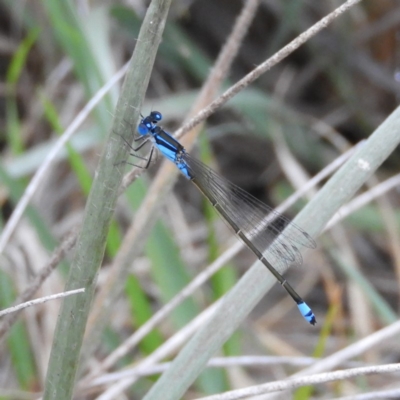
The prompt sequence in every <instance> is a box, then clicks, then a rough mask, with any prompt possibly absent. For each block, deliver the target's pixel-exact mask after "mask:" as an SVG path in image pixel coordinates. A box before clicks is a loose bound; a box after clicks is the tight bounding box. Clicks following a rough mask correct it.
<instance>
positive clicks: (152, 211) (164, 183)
mask: <svg viewBox="0 0 400 400" xmlns="http://www.w3.org/2000/svg"><path fill="white" fill-rule="evenodd" d="M258 2H259V1H258V0H251V1H248V2H246V3H245V4H244V7H243V10H242V12H241V14H240V16H239V17H238V18H237V21H236V23H235V26H234V28H233V30H232V33H231V34H230V36H229V38H228V40H227V42H226V44H225V46H224V48H223V49H222V51H221V54H220V56H219V57H218V60H217V62H216V64H215V66H214V68H213V69H212V71H211V73H210V76H209V77H208V79H207V81H206V82H205V84H204V87H203V89H202V91H201V93H200V95H199V98H198V99H197V101H196V105H195V106H194V107H195V109H196V107H198V108H201V107H203V106H204V104H207V103H208V102H209V101H211V99H212V98H213V97H214V96H215V93H216V92H217V90H218V88H219V87H220V85H221V84H222V81H223V79H224V78H225V76H226V74H227V72H228V70H229V68H230V66H231V64H232V61H233V59H234V57H235V56H236V54H237V51H238V49H239V46H240V44H241V42H242V40H243V37H244V34H245V33H246V32H247V30H248V27H249V24H250V22H251V20H252V18H253V16H254V13H255V10H256V8H257V5H258ZM197 134H198V130H197V131H192V132H191V133H190V135H188V136H187V137H186V139H185V146H186V148H190V147H191V146H192V145H193V143H194V140H195V139H196V137H197ZM177 175H178V173H177V170H176V167H175V166H174V165H172V164H171V163H169V162H164V163H163V167H162V168H161V169H160V172H159V173H158V174H157V176H156V178H155V179H154V181H153V184H152V186H151V187H150V189H149V191H148V194H147V196H146V199H145V200H144V201H143V203H142V205H141V207H140V209H139V210H138V211H137V212H136V216H135V220H134V222H133V224H132V226H131V228H130V229H129V231H128V232H127V234H126V236H125V238H124V241H123V243H122V245H121V247H120V250H119V252H118V254H117V256H116V258H115V260H114V264H113V267H112V270H111V271H110V274H109V276H110V278H109V279H108V280H107V283H106V285H105V286H103V288H102V290H101V291H100V293H99V296H98V297H97V299H96V303H95V306H94V307H93V313H92V315H91V317H90V320H89V329H88V337H90V342H89V343H88V348H87V350H85V352H86V353H87V354H90V353H91V351H92V349H93V346H94V345H95V343H96V340H93V335H94V334H99V333H100V332H102V330H103V327H104V325H105V324H106V323H107V322H108V315H109V313H110V309H111V307H112V305H113V304H114V302H115V299H116V297H117V296H118V295H119V294H120V292H121V290H122V288H123V285H124V282H125V278H126V274H127V270H128V268H129V265H130V264H131V262H132V260H134V259H135V258H136V257H137V255H138V254H139V253H140V252H141V250H142V248H143V246H144V244H145V241H146V239H147V236H148V234H149V232H150V230H151V228H152V227H153V225H154V223H155V221H156V219H157V216H158V210H159V209H160V204H161V202H162V201H163V199H165V198H166V195H167V193H169V192H170V190H171V188H172V186H173V184H174V182H175V179H176V177H177ZM124 183H125V182H124Z"/></svg>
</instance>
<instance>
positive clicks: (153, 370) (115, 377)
mask: <svg viewBox="0 0 400 400" xmlns="http://www.w3.org/2000/svg"><path fill="white" fill-rule="evenodd" d="M315 361H316V359H315V358H312V357H301V356H296V357H294V356H238V357H214V358H212V359H210V360H209V362H208V363H207V368H212V367H218V368H228V367H238V366H242V367H251V368H257V367H259V368H263V367H265V366H291V367H306V366H308V365H312V364H313V363H314V362H315ZM348 364H350V365H349V367H352V366H354V364H358V365H357V366H359V365H360V363H354V362H353V363H348ZM352 364H353V365H352ZM170 365H171V363H170V362H164V363H159V364H154V365H152V366H149V367H148V368H140V369H138V368H137V367H132V368H125V369H123V370H121V371H118V372H111V373H108V374H104V375H102V376H100V377H98V378H96V379H93V380H92V381H91V382H89V385H88V387H94V386H99V385H104V384H109V383H112V382H116V381H119V380H120V379H123V378H127V377H130V376H131V375H138V376H141V377H143V376H151V375H156V374H160V373H162V372H164V371H166V370H167V369H168V368H169V367H170Z"/></svg>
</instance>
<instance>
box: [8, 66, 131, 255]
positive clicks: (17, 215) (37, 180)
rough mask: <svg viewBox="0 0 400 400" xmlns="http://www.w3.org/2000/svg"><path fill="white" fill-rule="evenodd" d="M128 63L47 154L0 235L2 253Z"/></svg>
mask: <svg viewBox="0 0 400 400" xmlns="http://www.w3.org/2000/svg"><path fill="white" fill-rule="evenodd" d="M127 67H128V65H125V66H123V67H122V68H121V69H120V70H119V71H118V72H117V73H116V74H115V75H114V76H113V77H112V78H111V79H110V80H109V81H108V82H107V83H106V84H105V85H104V86H103V87H102V88H101V89H100V90H99V91H98V92H97V93H96V94H95V95H94V96H93V97H92V99H91V100H90V101H89V102H88V103H87V105H86V106H85V107H84V108H83V110H82V111H81V112H80V113H79V114H78V115H77V116H76V117H75V118H74V120H73V121H72V122H71V124H70V125H69V127H68V128H67V129H66V130H65V132H64V133H63V134H62V136H61V137H60V138H59V139H58V140H57V142H56V144H55V145H54V147H53V148H52V149H51V151H50V152H49V154H47V156H46V158H45V159H44V161H43V163H42V164H41V166H40V167H39V169H38V170H37V172H36V173H35V175H34V176H33V178H32V179H31V181H30V182H29V185H28V186H27V188H26V189H25V192H24V194H23V196H22V198H21V200H20V201H19V202H18V204H17V206H16V207H15V210H14V212H13V213H12V215H11V217H10V219H9V220H8V221H7V224H6V226H5V227H4V230H3V233H2V234H1V237H0V254H1V253H2V252H3V251H4V249H5V247H6V245H7V243H8V241H9V240H10V237H11V235H12V234H13V232H14V230H15V228H16V227H17V225H18V223H19V221H20V219H21V217H22V215H23V213H24V211H25V209H26V207H27V205H28V204H29V202H30V201H31V199H32V197H33V195H34V194H35V192H36V190H37V189H38V187H39V186H40V184H41V182H42V181H43V179H44V178H45V177H46V174H47V171H48V170H49V168H50V167H51V166H52V165H53V162H54V161H55V159H56V156H57V154H58V153H59V152H60V151H61V150H62V149H63V148H64V146H65V144H66V143H67V142H68V141H69V140H70V139H71V137H72V135H73V134H74V133H75V132H76V130H77V129H78V128H79V126H81V125H82V123H83V122H84V121H85V120H86V118H87V117H88V115H89V114H90V112H91V111H92V110H93V109H94V108H95V107H96V105H97V104H98V103H99V102H100V101H101V99H102V98H103V97H104V96H105V95H106V94H107V93H108V92H109V91H110V89H111V88H112V87H113V86H114V85H115V84H116V83H117V82H118V81H119V80H120V79H122V77H123V76H124V75H125V73H126V71H127Z"/></svg>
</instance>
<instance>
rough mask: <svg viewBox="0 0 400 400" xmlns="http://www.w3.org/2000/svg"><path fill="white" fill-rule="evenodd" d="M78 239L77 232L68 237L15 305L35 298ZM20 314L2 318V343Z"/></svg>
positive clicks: (0, 325)
mask: <svg viewBox="0 0 400 400" xmlns="http://www.w3.org/2000/svg"><path fill="white" fill-rule="evenodd" d="M76 238H77V232H76V230H74V231H73V232H71V233H70V234H69V235H68V237H67V238H66V239H65V240H64V241H63V242H62V244H61V245H60V246H59V247H58V248H57V249H56V250H55V251H54V253H53V255H52V256H51V258H50V261H49V262H48V264H47V265H46V266H45V267H44V268H42V269H41V270H40V272H39V274H38V275H37V276H36V277H35V279H34V280H33V282H32V284H31V285H30V286H29V287H28V288H26V289H25V290H24V292H22V293H21V294H20V295H19V296H18V298H17V299H16V300H15V302H14V304H15V305H17V304H20V303H23V302H25V301H28V300H29V299H31V298H32V297H33V295H34V294H35V293H36V291H37V290H38V289H39V287H40V286H41V285H42V283H43V282H44V281H45V280H46V279H47V277H48V276H49V275H50V274H51V273H52V272H53V271H54V269H55V268H56V267H57V265H58V264H59V263H60V262H61V260H63V259H64V257H65V254H66V253H67V252H68V251H69V250H70V249H71V248H72V247H73V246H74V244H75V242H76ZM19 313H20V312H15V313H13V314H10V315H7V316H6V317H4V318H2V320H1V324H0V342H1V340H2V339H3V336H4V334H5V333H6V332H8V330H9V328H10V327H11V325H12V324H13V323H14V322H15V321H16V320H17V318H18V316H19Z"/></svg>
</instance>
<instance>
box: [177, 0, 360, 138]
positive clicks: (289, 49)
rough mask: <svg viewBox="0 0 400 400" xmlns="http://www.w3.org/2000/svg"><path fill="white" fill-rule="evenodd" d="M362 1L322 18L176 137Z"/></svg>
mask: <svg viewBox="0 0 400 400" xmlns="http://www.w3.org/2000/svg"><path fill="white" fill-rule="evenodd" d="M360 1H361V0H348V1H346V3H344V4H343V5H342V6H340V7H338V8H337V9H336V10H335V11H333V12H331V13H330V14H328V15H327V16H326V17H324V18H322V19H321V20H320V21H319V22H317V23H316V24H315V25H313V26H312V27H311V28H309V29H307V30H306V31H305V32H303V33H302V34H301V35H299V36H298V37H297V38H296V39H294V40H292V41H291V42H290V43H289V44H287V45H286V46H285V47H283V48H282V49H281V50H280V51H278V52H277V53H275V54H274V55H273V56H272V57H270V58H269V59H268V60H266V61H265V62H263V63H262V64H261V65H259V66H258V67H257V68H256V69H254V70H253V71H252V72H250V73H249V74H247V75H246V76H245V77H244V78H243V79H241V80H240V81H239V82H238V83H236V84H235V85H234V86H232V87H231V88H229V89H228V90H227V91H226V92H225V93H224V94H222V95H221V96H220V97H218V98H217V99H215V100H214V101H213V102H212V103H211V104H210V105H209V106H208V107H207V108H205V109H203V110H202V111H201V112H199V113H198V114H197V115H196V116H195V117H194V118H192V119H191V120H190V121H188V122H187V123H185V124H184V125H183V126H182V128H180V129H179V130H178V131H176V133H175V137H176V138H178V139H179V138H180V137H181V136H182V135H184V134H185V133H186V132H188V131H190V130H191V129H192V128H194V127H195V126H196V125H198V124H199V123H200V122H202V121H204V120H205V119H207V118H208V117H209V116H210V115H211V114H213V113H214V112H215V111H216V110H217V109H218V108H220V107H221V106H222V105H224V104H225V103H226V102H227V101H228V100H230V99H231V98H232V97H233V96H235V94H237V93H239V92H240V91H241V90H243V89H244V88H246V87H247V86H249V85H250V84H251V83H252V82H254V81H255V80H256V79H258V78H259V77H260V76H261V75H262V74H264V73H265V72H267V71H268V70H269V69H271V68H272V67H273V66H274V65H276V64H278V63H279V62H280V61H282V60H283V59H284V58H285V57H287V56H288V55H289V54H291V53H293V51H295V50H296V49H298V48H299V47H300V46H301V45H302V44H304V43H305V42H307V41H308V40H309V39H310V38H312V37H313V36H315V35H316V34H317V33H318V32H320V31H321V30H322V29H324V28H326V27H327V26H328V25H329V24H330V23H331V22H333V21H334V20H335V19H336V18H337V17H339V16H340V15H341V14H343V13H344V12H346V11H347V10H348V9H349V8H351V7H353V6H354V5H356V4H357V3H359V2H360Z"/></svg>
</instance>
